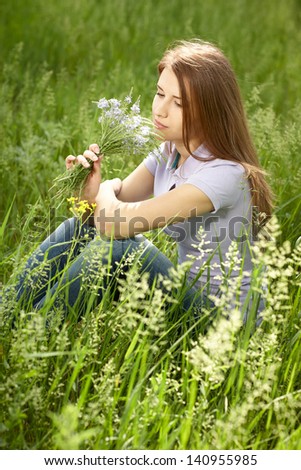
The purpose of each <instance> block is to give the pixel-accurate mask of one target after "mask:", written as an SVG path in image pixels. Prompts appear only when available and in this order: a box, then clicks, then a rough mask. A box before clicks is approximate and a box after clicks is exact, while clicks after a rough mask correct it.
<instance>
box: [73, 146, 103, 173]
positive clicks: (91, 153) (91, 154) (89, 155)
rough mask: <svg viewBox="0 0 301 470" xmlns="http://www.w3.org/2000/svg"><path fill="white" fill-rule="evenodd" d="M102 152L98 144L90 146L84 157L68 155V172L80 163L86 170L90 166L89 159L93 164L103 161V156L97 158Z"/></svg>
mask: <svg viewBox="0 0 301 470" xmlns="http://www.w3.org/2000/svg"><path fill="white" fill-rule="evenodd" d="M99 152H100V150H99V147H98V145H97V144H91V145H90V146H89V150H85V151H84V153H83V155H77V157H75V156H74V155H68V157H66V159H65V163H66V168H67V170H70V168H72V167H73V166H74V164H77V163H79V164H80V165H82V166H83V167H85V168H89V167H90V164H89V162H88V159H89V160H91V161H92V162H97V161H101V159H102V157H103V156H102V155H99V156H97V154H99Z"/></svg>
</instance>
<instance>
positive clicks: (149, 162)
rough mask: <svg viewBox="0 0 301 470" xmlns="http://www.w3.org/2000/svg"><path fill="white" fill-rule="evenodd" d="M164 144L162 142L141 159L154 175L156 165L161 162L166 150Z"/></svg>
mask: <svg viewBox="0 0 301 470" xmlns="http://www.w3.org/2000/svg"><path fill="white" fill-rule="evenodd" d="M165 147H166V144H165V143H162V144H161V145H160V147H158V148H156V149H155V150H153V151H152V152H150V153H149V154H148V156H147V157H145V159H144V160H143V163H144V165H145V166H146V168H147V169H148V171H150V173H151V174H152V175H153V176H155V173H156V169H157V166H158V165H159V164H160V163H161V162H162V159H163V158H164V155H165V152H166V149H165Z"/></svg>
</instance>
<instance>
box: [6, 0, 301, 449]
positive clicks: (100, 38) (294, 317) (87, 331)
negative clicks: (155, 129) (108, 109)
mask: <svg viewBox="0 0 301 470" xmlns="http://www.w3.org/2000/svg"><path fill="white" fill-rule="evenodd" d="M0 18H1V20H0V21H1V29H0V43H1V49H2V51H1V56H0V64H1V67H0V104H1V106H0V116H1V127H0V161H1V200H0V214H1V219H0V250H1V261H0V266H1V278H0V283H1V291H2V303H1V305H0V309H1V320H0V321H1V338H0V355H1V364H0V377H1V378H0V405H1V406H0V409H1V412H0V413H1V415H0V448H2V449H254V450H257V449H301V426H300V417H301V412H300V410H301V408H300V405H301V360H300V359H301V357H300V351H301V330H300V322H301V302H300V298H301V296H300V290H301V282H300V279H301V277H300V264H301V263H300V262H301V241H299V242H298V239H299V237H300V236H301V215H300V214H301V197H300V178H301V169H300V168H301V130H300V129H301V111H300V110H301V107H300V104H301V98H300V97H301V93H300V92H301V82H300V70H301V55H300V52H299V51H300V50H301V30H300V27H299V25H300V20H301V3H300V1H299V0H286V1H285V2H284V1H282V0H252V1H248V0H228V1H227V2H225V1H224V0H206V1H203V0H186V1H185V2H182V1H181V0H169V1H168V2H165V1H161V0H158V1H155V0H143V1H142V0H141V1H140V0H127V1H123V0H98V1H97V0H64V2H61V1H60V0H51V1H49V2H44V1H42V0H28V1H27V2H23V1H22V0H12V1H10V2H1V5H0ZM194 37H198V38H201V39H204V40H207V41H211V42H213V43H215V44H217V45H218V46H219V47H220V48H221V49H222V50H223V51H224V52H225V54H226V55H227V56H228V57H229V59H230V61H231V63H232V65H233V68H234V70H235V71H236V73H237V76H238V80H239V84H240V87H241V91H242V95H243V98H244V102H245V106H246V110H247V115H248V119H249V124H250V129H251V132H252V135H253V138H254V141H255V143H256V146H257V149H258V154H259V158H260V161H261V163H262V165H263V167H264V168H265V169H266V171H267V174H268V176H267V177H268V181H269V183H270V184H271V187H272V189H273V191H274V194H275V210H274V218H273V219H272V220H271V223H270V226H269V230H270V233H271V235H272V236H271V238H270V240H269V241H267V240H266V239H264V238H262V239H260V240H259V242H258V244H257V248H256V249H257V251H258V254H259V256H258V259H259V262H258V265H256V266H255V269H254V273H253V284H252V290H253V292H254V293H256V292H257V293H258V292H259V293H263V295H264V296H265V297H266V305H267V306H266V310H265V311H264V313H263V321H262V323H261V325H260V327H258V328H254V323H255V320H254V316H255V312H253V317H252V316H251V318H250V320H249V321H248V322H247V324H246V325H243V324H242V316H243V313H244V312H243V309H242V307H241V306H239V305H238V306H237V307H236V308H231V307H229V305H230V303H229V299H231V298H232V297H233V296H235V292H236V291H237V289H239V285H229V286H228V289H226V290H225V291H224V292H223V295H222V297H221V299H220V300H219V307H218V314H217V316H216V317H215V320H214V321H213V322H209V320H208V318H209V316H210V311H208V312H207V313H205V314H204V316H203V317H202V318H200V319H198V320H197V321H196V322H195V323H193V322H192V321H191V315H190V313H191V312H188V313H187V314H185V315H182V316H179V301H180V299H181V295H182V292H181V291H182V285H183V279H184V276H185V272H184V269H182V268H175V270H174V279H173V282H170V283H166V286H165V287H166V291H165V292H162V291H161V290H160V289H156V288H155V287H156V286H154V288H153V289H149V287H148V284H147V278H146V276H140V275H139V274H138V271H137V266H136V264H135V263H134V262H133V264H132V265H131V266H130V267H129V271H128V274H127V275H126V276H125V277H124V279H121V280H120V282H119V283H118V287H117V288H118V290H119V294H120V297H119V300H118V301H116V300H115V299H114V295H111V294H110V293H109V292H108V293H107V295H106V296H105V297H104V299H103V300H102V302H101V304H100V305H99V306H98V307H97V308H96V309H93V308H90V309H88V310H87V312H86V315H85V317H84V318H83V319H82V320H81V321H80V322H77V321H76V320H75V319H74V318H71V317H70V318H67V319H66V321H64V322H63V324H61V312H59V311H57V312H55V315H53V316H52V321H51V325H50V326H49V325H48V326H46V324H45V318H46V317H47V315H48V312H50V311H51V302H49V303H48V304H46V305H45V307H44V308H43V311H42V312H39V313H37V312H35V311H31V312H25V311H24V310H22V309H21V308H20V305H18V303H16V302H15V300H14V297H13V296H12V295H11V291H12V288H13V285H14V282H15V279H16V276H17V274H18V271H19V270H20V268H21V267H22V264H23V263H24V261H25V259H26V257H27V256H28V253H29V252H32V251H33V250H34V248H35V247H36V246H37V245H38V244H39V242H41V240H43V239H44V238H45V237H46V235H48V234H49V233H51V231H52V230H53V229H54V228H55V227H56V226H57V225H58V223H59V222H61V221H62V220H63V219H64V218H66V217H69V216H70V211H69V209H68V205H67V203H66V204H65V205H63V206H61V207H59V208H58V207H56V206H55V204H54V202H53V199H52V198H51V194H50V192H49V189H50V187H51V186H52V183H53V180H54V178H55V177H56V176H58V175H59V174H60V173H61V172H62V171H63V170H64V158H65V157H66V156H67V155H69V154H79V153H82V151H83V150H84V149H85V148H87V146H88V145H89V144H90V143H92V142H95V141H96V142H97V132H98V124H97V120H96V119H95V106H93V105H92V101H93V100H98V99H100V98H102V97H107V98H109V97H115V98H120V97H125V96H126V95H127V94H128V93H129V91H130V90H131V89H132V90H133V95H134V96H136V97H138V96H140V104H141V110H142V113H143V114H144V115H145V116H146V117H150V110H151V101H152V97H153V94H154V93H155V85H156V79H157V70H156V64H157V62H158V60H159V59H160V57H161V55H162V53H163V51H164V50H165V49H166V47H167V46H168V45H169V44H170V43H171V42H172V41H174V40H176V39H190V38H194ZM141 158H143V157H141V156H138V155H135V156H133V158H131V159H130V160H128V161H124V160H122V159H121V158H119V157H118V158H110V159H107V160H106V161H105V162H104V164H103V178H104V179H107V178H113V177H117V176H118V177H121V178H123V177H125V176H126V175H127V174H129V173H130V172H131V171H132V170H133V169H134V168H135V166H136V165H137V163H138V162H139V161H140V160H141ZM147 236H148V237H149V238H150V239H152V240H153V242H154V243H155V244H156V245H157V246H158V247H159V248H160V249H162V250H163V251H164V252H165V253H166V254H167V255H168V256H170V257H171V258H172V259H173V260H175V246H174V245H170V242H169V241H168V240H167V238H166V237H167V236H166V235H164V234H163V233H161V232H160V231H156V232H154V233H151V232H150V233H148V234H147ZM202 249H203V246H202V243H200V253H201V252H202ZM234 255H235V254H234ZM234 255H233V259H235V256H234ZM230 261H231V260H230ZM235 262H237V263H239V262H238V261H237V260H236V259H235ZM261 265H264V266H265V267H266V276H265V278H262V275H261V274H260V273H261V271H260V266H261ZM100 277H101V276H100ZM99 282H100V283H101V282H102V279H99ZM91 295H92V294H91ZM225 317H229V318H230V320H229V319H226V318H225ZM13 319H14V322H15V323H14V328H12V321H13Z"/></svg>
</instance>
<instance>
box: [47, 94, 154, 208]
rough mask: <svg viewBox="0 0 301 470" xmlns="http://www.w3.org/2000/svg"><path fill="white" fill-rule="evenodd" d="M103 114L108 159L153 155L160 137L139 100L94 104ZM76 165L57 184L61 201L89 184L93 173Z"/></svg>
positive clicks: (102, 146) (104, 150)
mask: <svg viewBox="0 0 301 470" xmlns="http://www.w3.org/2000/svg"><path fill="white" fill-rule="evenodd" d="M93 103H95V104H96V105H97V107H98V108H99V111H100V116H99V117H98V122H99V124H100V132H99V136H98V139H97V144H98V146H99V148H100V152H101V154H102V155H104V156H112V157H114V156H124V157H129V156H131V155H133V154H137V153H144V154H146V153H149V152H150V151H151V150H154V148H155V147H157V146H158V140H157V139H158V135H157V134H156V133H155V131H154V129H153V124H152V121H151V120H150V119H147V118H144V117H142V116H141V115H140V106H139V99H138V100H137V101H136V102H135V103H132V97H131V95H128V96H127V97H126V98H125V99H124V100H121V101H120V100H117V99H115V98H111V99H109V100H107V99H106V98H101V99H100V100H99V101H93ZM89 163H90V167H89V168H84V167H83V166H82V165H75V166H74V167H73V168H72V169H71V170H67V171H66V172H65V173H64V174H63V175H60V176H59V177H57V178H56V179H55V180H54V186H53V187H52V188H56V189H57V193H56V195H55V199H56V202H57V200H58V199H59V200H61V202H63V200H65V199H66V197H67V196H69V195H70V193H80V192H81V189H82V188H83V186H84V184H85V180H86V178H87V176H88V174H89V173H90V171H91V169H92V165H93V162H89Z"/></svg>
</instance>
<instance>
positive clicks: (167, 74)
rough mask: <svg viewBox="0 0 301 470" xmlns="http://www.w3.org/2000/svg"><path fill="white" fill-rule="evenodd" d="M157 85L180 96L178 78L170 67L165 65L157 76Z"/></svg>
mask: <svg viewBox="0 0 301 470" xmlns="http://www.w3.org/2000/svg"><path fill="white" fill-rule="evenodd" d="M158 86H159V87H161V88H162V89H163V90H164V91H165V92H167V91H168V93H169V94H171V95H173V96H176V97H180V96H181V90H180V86H179V82H178V79H177V77H176V75H175V73H174V72H173V71H172V69H171V68H169V67H165V68H164V69H163V71H162V73H161V75H160V77H159V80H158Z"/></svg>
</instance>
